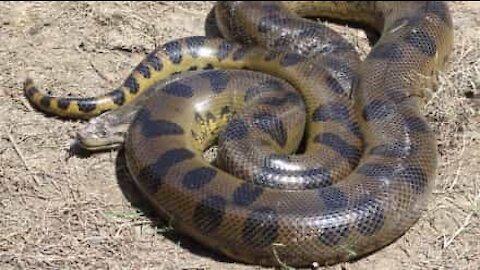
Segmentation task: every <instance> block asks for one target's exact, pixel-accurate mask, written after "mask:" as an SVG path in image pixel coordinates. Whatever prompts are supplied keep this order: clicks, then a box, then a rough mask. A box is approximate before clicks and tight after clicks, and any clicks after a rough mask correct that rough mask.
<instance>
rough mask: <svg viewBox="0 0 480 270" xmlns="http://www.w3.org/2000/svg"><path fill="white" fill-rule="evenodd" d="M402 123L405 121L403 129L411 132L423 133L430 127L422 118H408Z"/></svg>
mask: <svg viewBox="0 0 480 270" xmlns="http://www.w3.org/2000/svg"><path fill="white" fill-rule="evenodd" d="M404 121H405V127H406V128H407V129H408V130H410V131H412V132H420V133H424V132H428V131H429V130H430V127H429V126H428V124H427V123H426V122H425V120H423V119H422V118H419V117H408V118H406V119H405V120H404Z"/></svg>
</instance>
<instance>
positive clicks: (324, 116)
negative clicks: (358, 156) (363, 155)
mask: <svg viewBox="0 0 480 270" xmlns="http://www.w3.org/2000/svg"><path fill="white" fill-rule="evenodd" d="M312 120H313V121H317V122H326V121H335V122H339V123H343V124H345V125H346V127H347V128H348V129H349V130H350V131H351V132H352V134H353V135H355V136H356V137H357V138H360V139H363V134H362V132H361V130H360V127H359V125H358V123H357V122H356V121H355V119H354V117H351V116H350V108H349V107H347V106H345V105H344V104H342V103H327V104H322V105H320V106H318V107H317V108H316V109H315V110H314V111H313V115H312Z"/></svg>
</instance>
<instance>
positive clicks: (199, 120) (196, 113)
mask: <svg viewBox="0 0 480 270" xmlns="http://www.w3.org/2000/svg"><path fill="white" fill-rule="evenodd" d="M193 119H194V120H195V122H196V123H199V124H201V123H203V122H205V120H204V119H203V117H202V116H201V115H200V114H199V113H198V112H195V116H194V118H193Z"/></svg>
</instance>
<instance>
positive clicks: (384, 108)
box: [362, 100, 397, 121]
mask: <svg viewBox="0 0 480 270" xmlns="http://www.w3.org/2000/svg"><path fill="white" fill-rule="evenodd" d="M396 110H397V108H396V105H395V104H394V103H392V102H389V101H381V100H374V101H372V102H370V103H369V104H367V105H365V107H364V108H363V113H362V116H363V119H365V121H371V120H376V119H385V118H387V117H388V116H390V115H393V114H395V112H396Z"/></svg>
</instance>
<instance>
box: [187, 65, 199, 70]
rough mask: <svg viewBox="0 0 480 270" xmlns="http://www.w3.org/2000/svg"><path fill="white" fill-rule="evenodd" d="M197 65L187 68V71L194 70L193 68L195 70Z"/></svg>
mask: <svg viewBox="0 0 480 270" xmlns="http://www.w3.org/2000/svg"><path fill="white" fill-rule="evenodd" d="M197 69H198V67H197V66H191V67H189V68H188V70H189V71H194V70H197Z"/></svg>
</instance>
